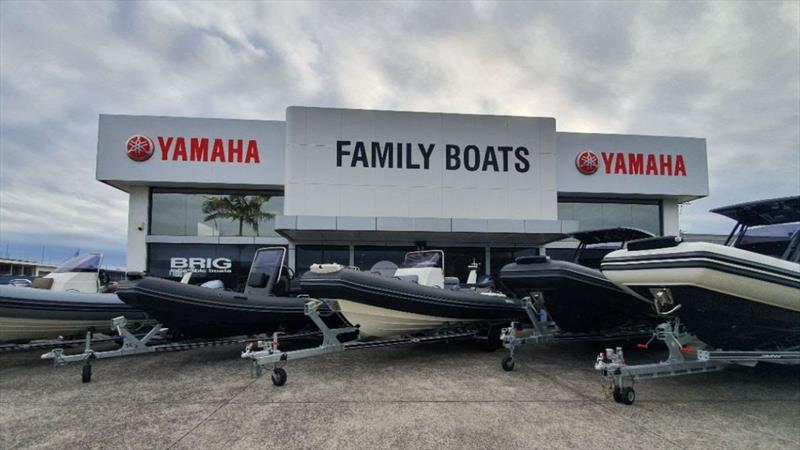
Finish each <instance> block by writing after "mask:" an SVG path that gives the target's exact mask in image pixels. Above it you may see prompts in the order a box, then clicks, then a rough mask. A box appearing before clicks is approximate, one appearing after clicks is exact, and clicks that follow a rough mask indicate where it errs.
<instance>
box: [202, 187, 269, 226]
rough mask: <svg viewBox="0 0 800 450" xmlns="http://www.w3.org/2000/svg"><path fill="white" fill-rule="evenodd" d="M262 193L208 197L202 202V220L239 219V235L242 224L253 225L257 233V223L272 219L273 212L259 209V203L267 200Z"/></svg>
mask: <svg viewBox="0 0 800 450" xmlns="http://www.w3.org/2000/svg"><path fill="white" fill-rule="evenodd" d="M269 199H270V197H268V196H264V195H243V194H232V195H228V196H225V197H208V198H206V200H205V201H204V202H203V213H204V214H206V217H205V219H204V220H206V221H209V220H216V219H231V220H238V221H239V236H241V235H242V229H243V227H244V224H245V223H246V224H248V225H250V226H251V227H253V231H255V232H256V235H258V223H259V222H260V221H262V220H267V219H272V218H274V217H275V214H273V213H268V212H264V211H261V205H263V204H264V203H266V202H267V201H269Z"/></svg>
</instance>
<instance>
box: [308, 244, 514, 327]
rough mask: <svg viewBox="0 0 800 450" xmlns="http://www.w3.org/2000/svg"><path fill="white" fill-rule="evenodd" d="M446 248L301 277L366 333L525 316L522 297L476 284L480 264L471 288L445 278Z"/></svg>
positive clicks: (323, 267)
mask: <svg viewBox="0 0 800 450" xmlns="http://www.w3.org/2000/svg"><path fill="white" fill-rule="evenodd" d="M443 267H444V252H442V251H440V250H426V251H418V252H410V253H407V254H406V255H405V258H404V260H403V263H402V264H401V265H400V267H397V269H396V270H394V271H392V270H388V271H385V270H384V271H379V270H372V271H370V272H362V271H359V270H355V269H352V268H348V267H344V266H341V265H339V264H314V265H313V266H311V270H310V271H309V272H306V273H305V274H304V275H303V277H302V278H301V280H300V285H301V287H302V289H303V291H304V292H308V293H309V294H310V295H312V296H314V297H323V298H330V299H336V301H335V308H336V309H337V310H338V311H339V312H341V313H342V315H343V316H344V318H345V319H347V321H348V322H350V323H351V324H353V325H358V326H359V327H360V328H359V332H360V336H361V337H367V338H369V337H372V338H377V337H389V336H405V335H414V334H416V333H422V332H425V331H430V330H435V329H440V328H449V327H455V326H458V324H466V323H473V324H474V323H478V322H479V323H487V324H504V325H506V326H507V325H508V323H509V322H510V321H512V320H518V319H523V318H525V317H526V313H525V311H524V310H523V308H522V303H521V302H520V301H519V300H516V299H512V298H508V297H506V296H505V295H504V294H502V293H500V292H497V291H494V290H493V289H491V288H489V287H488V286H479V285H478V284H477V264H474V266H472V267H471V268H472V273H471V274H470V279H469V280H468V283H467V286H466V287H461V286H460V282H459V280H458V279H457V278H454V277H445V276H444V271H443Z"/></svg>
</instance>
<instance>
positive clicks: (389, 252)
mask: <svg viewBox="0 0 800 450" xmlns="http://www.w3.org/2000/svg"><path fill="white" fill-rule="evenodd" d="M415 250H417V249H416V248H415V247H381V246H357V247H356V248H355V265H356V266H357V267H358V268H359V269H361V270H370V269H371V268H372V266H374V265H375V263H376V262H378V261H391V262H393V263H395V264H397V265H398V266H399V265H400V264H401V263H402V262H403V258H404V257H405V256H406V253H408V252H413V251H415ZM445 259H447V255H445Z"/></svg>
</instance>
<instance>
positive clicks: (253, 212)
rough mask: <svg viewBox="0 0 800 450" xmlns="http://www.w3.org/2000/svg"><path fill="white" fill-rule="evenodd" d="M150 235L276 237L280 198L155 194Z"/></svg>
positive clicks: (269, 195)
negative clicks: (276, 217) (276, 218)
mask: <svg viewBox="0 0 800 450" xmlns="http://www.w3.org/2000/svg"><path fill="white" fill-rule="evenodd" d="M151 205H152V206H151V215H150V234H153V235H164V236H277V233H275V230H274V229H275V216H277V215H280V214H282V213H283V197H282V196H280V195H271V194H268V193H267V194H265V193H259V194H253V195H247V194H230V195H224V194H196V193H176V192H154V193H153V195H152V204H151Z"/></svg>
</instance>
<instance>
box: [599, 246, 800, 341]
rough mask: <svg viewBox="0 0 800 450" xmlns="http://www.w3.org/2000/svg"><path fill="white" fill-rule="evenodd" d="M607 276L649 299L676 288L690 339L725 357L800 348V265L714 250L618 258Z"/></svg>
mask: <svg viewBox="0 0 800 450" xmlns="http://www.w3.org/2000/svg"><path fill="white" fill-rule="evenodd" d="M602 270H603V273H604V274H605V275H606V276H608V278H609V279H611V280H612V281H614V282H615V283H619V284H621V285H624V286H626V287H628V288H629V289H632V290H634V291H636V292H637V293H639V294H641V295H650V296H651V295H652V294H651V289H660V288H668V289H669V292H670V294H671V295H672V299H673V301H674V303H675V304H676V305H677V304H679V305H680V308H679V309H678V310H677V311H676V312H675V314H677V316H678V317H679V318H680V319H681V320H682V321H683V322H684V324H686V326H687V328H688V329H689V331H691V332H692V333H694V334H695V335H697V337H698V338H700V339H701V340H702V341H704V342H705V343H707V344H708V345H710V346H712V347H715V348H721V349H725V350H777V349H786V348H793V347H797V346H800V264H796V263H791V262H788V261H783V260H780V259H777V258H772V257H769V256H764V255H759V254H755V253H753V252H749V251H746V250H741V249H737V248H732V247H725V246H720V245H716V244H709V243H681V244H679V245H677V246H674V247H670V248H663V249H653V250H642V251H627V250H621V251H617V252H613V253H610V254H609V255H608V256H607V257H606V258H605V259H604V260H603V264H602Z"/></svg>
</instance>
